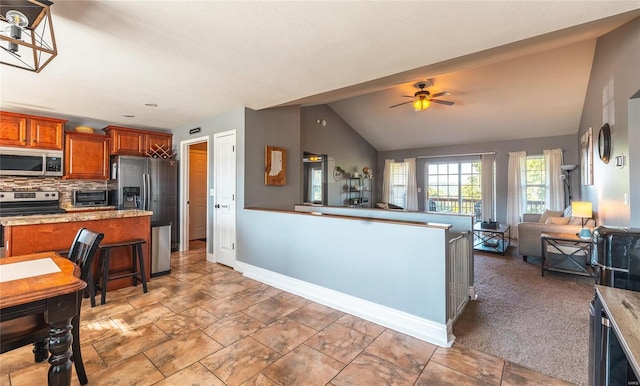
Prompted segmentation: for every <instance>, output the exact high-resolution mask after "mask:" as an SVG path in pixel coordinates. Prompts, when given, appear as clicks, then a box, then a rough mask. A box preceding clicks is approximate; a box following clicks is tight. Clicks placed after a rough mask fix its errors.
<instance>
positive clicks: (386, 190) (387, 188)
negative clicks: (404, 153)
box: [382, 159, 393, 202]
mask: <svg viewBox="0 0 640 386" xmlns="http://www.w3.org/2000/svg"><path fill="white" fill-rule="evenodd" d="M391 164H393V160H392V159H386V160H384V172H383V174H382V200H383V201H384V202H391V191H392V190H391Z"/></svg>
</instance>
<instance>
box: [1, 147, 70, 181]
mask: <svg viewBox="0 0 640 386" xmlns="http://www.w3.org/2000/svg"><path fill="white" fill-rule="evenodd" d="M62 154H63V153H62V151H61V150H45V149H21V148H15V147H0V175H1V176H31V177H38V176H45V177H61V176H62Z"/></svg>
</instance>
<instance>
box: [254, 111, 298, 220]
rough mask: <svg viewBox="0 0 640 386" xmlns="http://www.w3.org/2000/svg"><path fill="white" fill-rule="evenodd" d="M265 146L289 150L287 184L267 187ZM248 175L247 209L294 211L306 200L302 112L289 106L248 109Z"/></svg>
mask: <svg viewBox="0 0 640 386" xmlns="http://www.w3.org/2000/svg"><path fill="white" fill-rule="evenodd" d="M265 146H276V147H281V148H284V149H286V150H287V162H286V163H287V183H286V185H284V186H266V185H265V184H264V170H265V169H264V168H265ZM245 151H246V159H245V161H246V165H247V169H246V171H245V172H246V175H245V187H246V189H245V197H244V199H245V201H244V207H245V208H249V207H261V208H270V209H288V210H291V209H293V205H294V204H295V203H297V202H299V200H300V198H301V197H302V193H300V192H301V187H302V182H301V177H302V171H301V170H302V153H301V152H300V109H299V108H298V107H285V108H277V109H267V110H260V111H254V110H250V109H247V110H246V142H245Z"/></svg>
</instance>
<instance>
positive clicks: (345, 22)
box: [0, 0, 640, 150]
mask: <svg viewBox="0 0 640 386" xmlns="http://www.w3.org/2000/svg"><path fill="white" fill-rule="evenodd" d="M51 10H52V14H53V17H54V19H53V25H54V28H55V33H56V41H57V44H58V50H59V54H58V57H57V58H55V59H54V60H53V61H52V62H51V63H50V64H49V65H48V66H47V67H46V68H45V69H43V70H42V72H40V73H38V74H36V73H31V72H28V71H24V70H20V69H14V68H10V67H7V66H0V81H1V84H0V87H1V89H0V91H1V95H0V103H1V108H2V109H3V110H10V111H23V112H29V113H36V114H42V115H49V116H57V117H67V118H69V119H70V124H89V125H93V126H94V127H97V128H100V127H103V126H106V125H107V124H118V125H124V126H130V127H139V128H150V129H175V128H178V127H184V126H186V125H189V124H191V123H195V122H198V121H200V120H202V119H204V118H207V117H211V116H214V115H217V114H219V113H222V112H225V111H228V110H230V109H233V108H236V107H239V106H246V107H249V108H252V109H264V108H270V107H275V106H285V105H296V104H299V105H302V106H306V105H313V104H319V103H326V104H328V105H329V106H330V107H331V108H332V109H333V110H334V111H336V113H338V114H339V115H340V116H341V117H342V118H343V119H344V120H345V121H346V122H347V123H349V124H350V125H351V126H352V127H353V128H354V129H355V130H356V131H358V132H359V133H360V134H361V135H362V136H363V137H364V138H365V139H367V140H368V141H369V142H370V143H371V144H372V145H373V146H374V147H376V148H377V149H378V150H391V149H403V148H412V147H425V146H439V145H450V144H456V143H469V142H487V141H494V140H497V139H518V138H529V137H537V136H548V135H562V134H570V133H576V132H577V131H578V124H579V120H580V114H581V111H582V105H583V103H584V96H585V92H586V88H587V83H588V79H589V74H590V69H591V62H592V60H593V53H594V49H595V39H596V38H597V37H598V36H601V35H602V34H604V33H606V32H608V31H610V30H612V29H614V28H616V27H617V26H620V25H622V24H623V23H625V22H628V21H630V20H631V19H633V18H635V17H638V16H640V3H639V2H638V1H637V0H634V1H545V2H539V1H513V2H505V1H473V2H469V1H446V2H444V1H442V2H440V1H437V2H436V1H422V2H404V1H398V2H367V1H363V2H337V1H319V2H275V1H264V2H262V1H261V2H257V1H248V2H235V1H229V2H218V1H154V2H151V1H118V2H115V1H109V2H105V1H98V0H84V1H65V0H61V1H57V2H55V4H53V6H52V7H51ZM426 79H433V82H434V85H433V86H432V87H431V88H429V90H430V91H431V92H432V93H434V92H440V91H448V92H449V93H450V95H448V96H446V97H443V98H442V99H447V100H451V101H454V102H455V105H453V106H451V107H449V106H444V105H435V104H434V105H432V106H431V107H430V108H429V109H428V110H426V111H423V112H414V111H413V109H412V107H411V104H406V105H403V106H399V107H395V108H392V109H390V108H389V106H391V105H394V104H398V103H401V102H403V101H408V100H409V99H408V98H405V97H403V95H412V94H413V93H414V92H415V91H416V89H415V88H413V84H414V83H416V82H418V81H420V80H426ZM148 103H152V104H157V105H158V106H157V107H148V106H145V104H148ZM124 115H133V116H135V117H133V118H127V117H124Z"/></svg>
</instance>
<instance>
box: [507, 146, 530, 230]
mask: <svg viewBox="0 0 640 386" xmlns="http://www.w3.org/2000/svg"><path fill="white" fill-rule="evenodd" d="M526 160H527V152H526V151H515V152H511V153H509V169H508V172H507V173H508V174H509V176H508V180H507V181H508V182H507V184H508V186H507V224H509V226H510V227H511V237H512V238H514V239H517V238H518V223H519V222H520V220H521V218H522V214H523V213H524V209H525V207H526V203H527V197H526V195H525V192H524V187H525V186H526V181H525V178H526V173H525V162H526Z"/></svg>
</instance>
